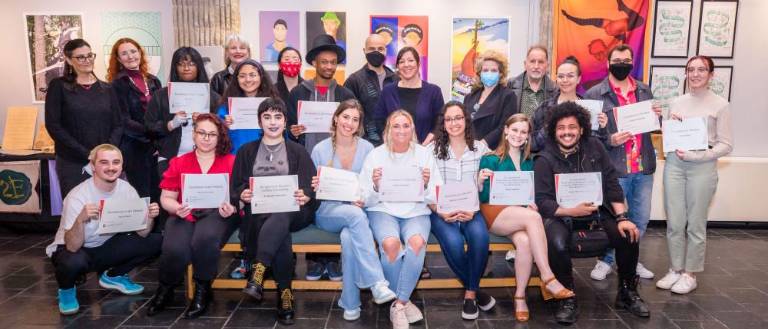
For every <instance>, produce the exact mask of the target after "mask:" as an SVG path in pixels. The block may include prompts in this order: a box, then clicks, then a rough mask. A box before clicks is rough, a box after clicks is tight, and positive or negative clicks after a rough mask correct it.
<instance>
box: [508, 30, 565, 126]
mask: <svg viewBox="0 0 768 329" xmlns="http://www.w3.org/2000/svg"><path fill="white" fill-rule="evenodd" d="M523 66H524V67H525V71H524V72H523V73H521V74H520V75H518V76H516V77H515V78H514V79H512V80H510V81H509V88H511V89H512V91H514V92H515V96H517V108H518V110H519V111H520V113H524V114H525V115H527V116H528V117H529V118H532V117H533V116H534V114H533V112H534V111H535V110H536V109H537V108H538V107H539V106H541V104H542V103H544V101H545V100H547V99H549V98H550V97H551V95H552V94H553V93H554V92H555V91H556V90H557V86H556V85H555V83H554V82H553V81H552V79H550V78H549V76H547V66H549V52H548V51H547V47H545V46H542V45H533V46H531V47H530V48H528V53H527V54H526V55H525V61H524V62H523Z"/></svg>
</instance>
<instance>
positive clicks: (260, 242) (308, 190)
mask: <svg viewBox="0 0 768 329" xmlns="http://www.w3.org/2000/svg"><path fill="white" fill-rule="evenodd" d="M258 115H259V124H260V125H261V127H262V129H264V135H263V136H262V138H261V139H258V140H255V141H252V142H250V143H247V144H245V145H243V146H242V147H241V148H240V150H239V151H238V152H237V157H236V159H235V166H234V170H233V172H232V186H231V188H232V191H231V195H232V196H233V197H234V198H236V199H237V200H239V201H240V202H242V203H243V204H244V205H245V207H244V208H243V211H244V212H245V218H244V225H243V226H244V231H245V232H244V236H245V239H244V242H245V253H246V260H247V261H248V263H249V264H251V268H250V270H249V273H248V283H247V284H246V286H245V288H244V289H243V293H245V294H246V295H248V296H250V297H251V298H253V299H254V300H256V301H261V299H262V297H263V293H264V273H265V272H266V270H267V268H271V269H272V274H273V276H274V278H275V281H276V282H277V320H278V321H279V322H280V323H282V324H293V323H294V321H295V306H294V299H293V292H292V290H291V280H292V278H293V258H292V257H291V232H296V231H299V230H301V229H303V228H305V227H307V226H308V225H309V224H311V223H312V221H314V219H315V211H317V208H318V206H319V202H317V200H315V192H314V191H313V190H312V176H313V175H315V172H316V170H315V165H314V164H313V163H312V159H311V158H310V157H309V154H308V153H307V151H306V150H305V149H304V148H303V147H302V146H301V145H299V144H297V143H295V142H293V141H290V140H286V139H285V137H284V133H285V127H286V120H285V119H286V109H285V104H283V101H282V100H280V99H279V98H267V99H266V100H264V102H262V103H261V104H260V105H259V110H258ZM283 175H296V176H298V182H299V189H298V190H296V191H295V193H294V197H295V198H296V204H297V205H299V211H294V212H282V213H267V214H251V211H252V210H251V198H252V197H253V192H252V191H251V189H250V183H249V181H250V178H251V177H265V176H283Z"/></svg>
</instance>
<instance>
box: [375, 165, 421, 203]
mask: <svg viewBox="0 0 768 329" xmlns="http://www.w3.org/2000/svg"><path fill="white" fill-rule="evenodd" d="M379 200H381V201H383V202H422V201H424V179H423V178H422V176H421V168H419V167H416V166H413V167H386V168H383V169H382V171H381V181H380V182H379Z"/></svg>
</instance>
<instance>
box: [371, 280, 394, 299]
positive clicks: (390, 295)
mask: <svg viewBox="0 0 768 329" xmlns="http://www.w3.org/2000/svg"><path fill="white" fill-rule="evenodd" d="M371 295H373V302H374V303H376V304H379V305H381V304H384V303H386V302H391V301H393V300H394V299H395V298H397V295H396V294H395V292H394V291H392V289H389V284H388V283H387V282H386V281H381V282H377V283H376V284H374V285H373V287H371Z"/></svg>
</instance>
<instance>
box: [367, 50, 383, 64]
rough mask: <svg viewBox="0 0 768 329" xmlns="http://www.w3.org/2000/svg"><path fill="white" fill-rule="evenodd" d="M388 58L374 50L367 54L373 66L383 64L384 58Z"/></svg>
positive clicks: (369, 62)
mask: <svg viewBox="0 0 768 329" xmlns="http://www.w3.org/2000/svg"><path fill="white" fill-rule="evenodd" d="M386 59H387V57H386V56H384V54H382V53H380V52H378V51H372V52H370V53H366V54H365V60H367V61H368V64H371V66H373V67H379V66H381V64H384V60H386Z"/></svg>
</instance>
